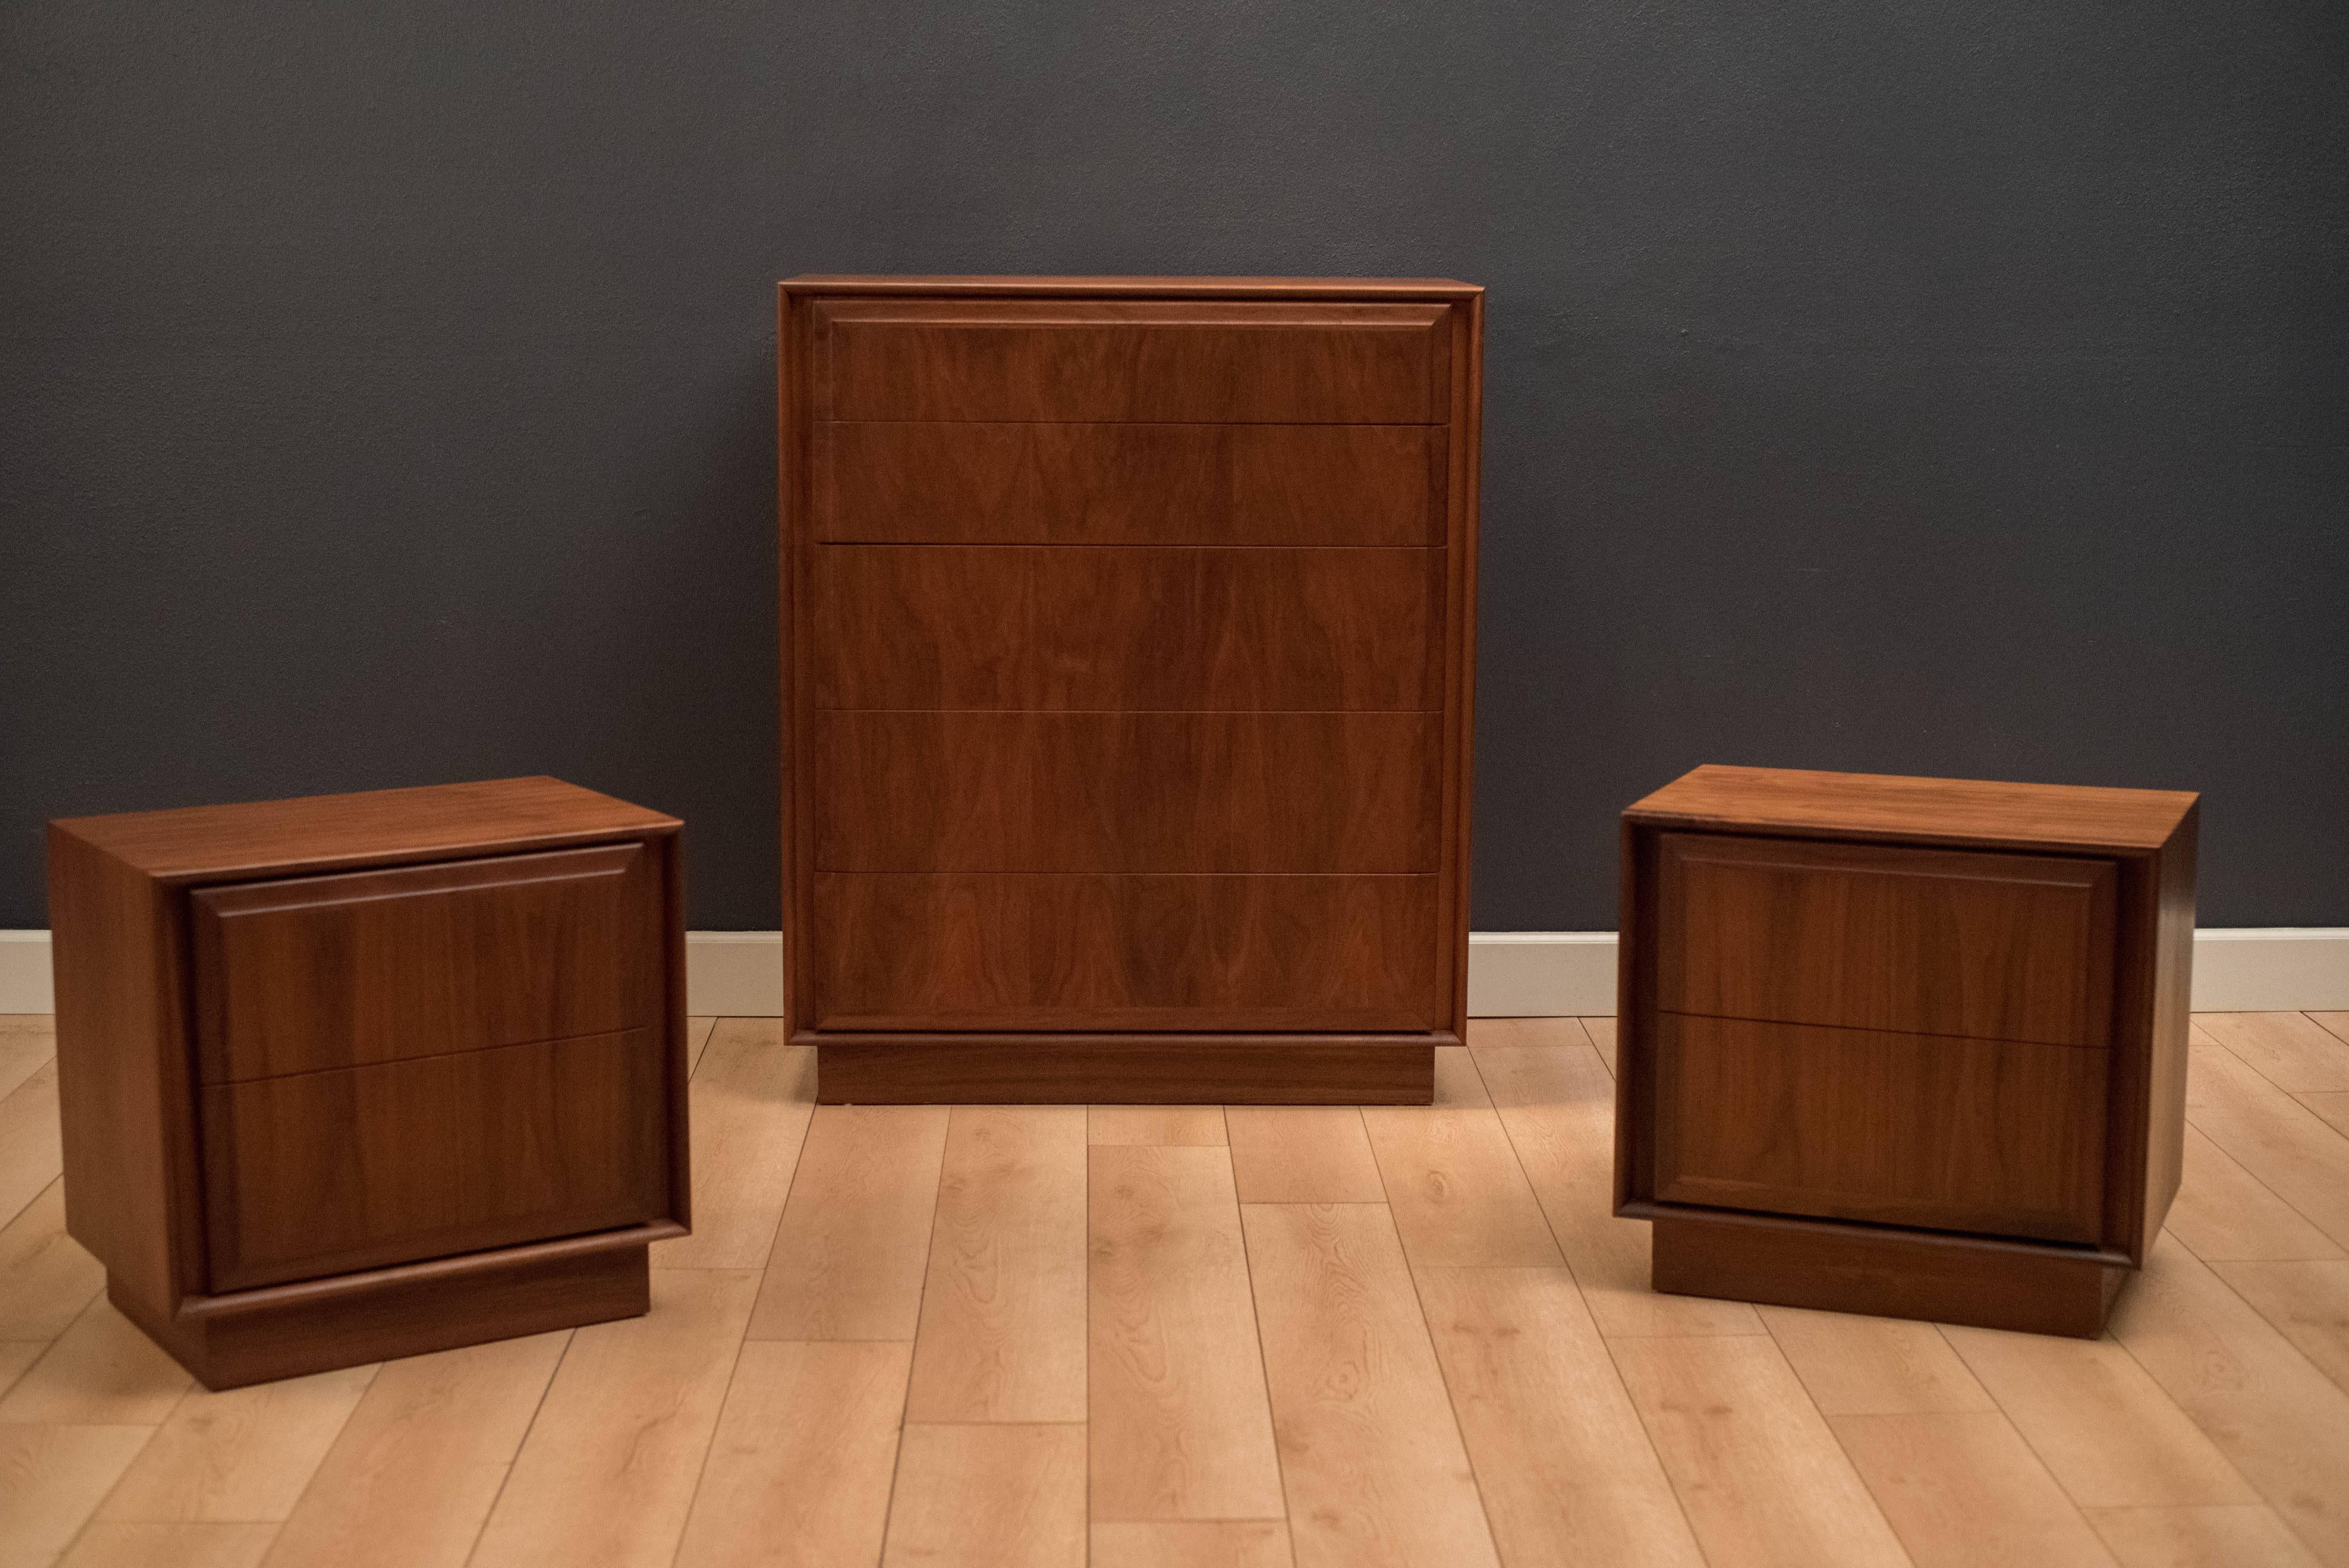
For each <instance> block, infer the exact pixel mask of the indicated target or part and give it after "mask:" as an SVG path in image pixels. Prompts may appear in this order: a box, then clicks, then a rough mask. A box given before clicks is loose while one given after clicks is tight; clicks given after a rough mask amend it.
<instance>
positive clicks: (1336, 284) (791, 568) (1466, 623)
mask: <svg viewBox="0 0 2349 1568" xmlns="http://www.w3.org/2000/svg"><path fill="white" fill-rule="evenodd" d="M1054 300H1063V301H1073V300H1082V301H1099V302H1132V303H1133V304H1135V305H1137V306H1139V307H1141V308H1140V309H1138V310H1137V311H1136V312H1135V313H1134V314H1135V315H1137V316H1139V317H1143V318H1150V317H1153V316H1155V315H1158V312H1157V309H1156V307H1158V306H1160V305H1162V304H1166V303H1170V302H1180V303H1192V304H1216V303H1226V304H1232V303H1241V302H1249V303H1262V304H1279V303H1283V302H1292V303H1305V304H1315V305H1320V306H1328V305H1349V304H1352V305H1370V306H1381V305H1393V304H1422V305H1433V306H1441V307H1447V308H1446V309H1445V311H1444V313H1443V315H1442V317H1441V319H1443V320H1444V321H1445V322H1447V323H1448V324H1449V325H1450V329H1451V330H1450V334H1449V336H1448V339H1447V340H1445V341H1444V343H1443V344H1442V345H1441V346H1440V355H1439V356H1438V358H1437V359H1436V361H1435V364H1434V366H1433V370H1434V373H1435V376H1436V377H1437V386H1436V387H1433V388H1431V393H1432V396H1433V397H1438V398H1440V399H1441V404H1440V406H1441V407H1443V408H1444V428H1445V429H1446V430H1447V431H1448V435H1449V439H1448V443H1447V445H1446V448H1445V449H1447V450H1448V451H1449V452H1450V453H1453V454H1465V455H1466V459H1467V460H1449V461H1446V462H1445V463H1444V478H1443V484H1444V492H1443V493H1444V529H1443V537H1442V540H1441V542H1440V543H1438V542H1434V541H1431V542H1430V546H1429V547H1430V548H1431V549H1440V550H1441V551H1442V552H1443V556H1444V576H1443V597H1442V600H1441V606H1442V615H1443V624H1444V634H1443V639H1442V645H1443V660H1444V665H1443V670H1442V674H1441V679H1440V683H1439V685H1440V692H1441V697H1442V708H1441V712H1442V716H1443V722H1442V734H1441V753H1440V757H1439V759H1438V769H1439V773H1440V788H1441V793H1442V808H1441V821H1440V827H1439V830H1438V831H1439V847H1440V856H1441V859H1440V861H1439V864H1438V867H1437V870H1436V872H1435V877H1436V884H1435V885H1436V905H1437V910H1436V932H1437V938H1438V942H1439V944H1440V951H1439V953H1438V955H1437V962H1436V969H1437V975H1438V976H1439V983H1440V984H1441V985H1442V986H1443V999H1442V1006H1440V1008H1439V1013H1440V1014H1441V1016H1443V1017H1444V1026H1442V1027H1439V1028H1435V1029H1432V1030H1428V1031H1424V1032H1419V1031H1413V1032H1397V1033H1384V1032H1359V1031H1348V1030H1345V1029H1342V1028H1335V1029H1327V1030H1319V1029H1300V1030H1298V1031H1295V1032H1278V1033H1275V1032H1254V1033H1248V1032H1223V1031H1216V1030H1206V1029H1202V1030H1198V1031H1184V1030H1154V1031H1153V1030H1065V1031H1063V1030H1058V1029H1055V1030H1050V1031H1042V1030H1035V1029H1005V1030H970V1029H935V1030H933V1029H924V1030H918V1031H904V1030H893V1031H883V1030H863V1029H835V1028H823V1027H820V1026H817V1025H816V1023H815V1016H814V1008H813V995H812V990H811V986H812V985H813V983H814V978H815V976H816V975H817V974H818V972H819V970H818V965H817V962H816V960H815V958H814V956H813V954H812V929H811V928H812V925H813V918H812V912H813V910H814V909H815V907H816V901H815V888H814V879H815V875H816V871H817V857H816V802H815V794H814V790H813V789H812V788H811V775H812V763H813V758H814V757H815V755H816V752H815V742H814V733H813V731H814V725H815V714H816V711H817V709H816V706H815V703H816V697H815V692H814V678H813V672H814V667H815V666H814V661H813V657H812V644H811V641H810V638H811V636H812V627H813V623H814V620H815V617H814V615H813V614H811V613H809V612H808V611H807V610H806V609H805V608H804V606H806V605H807V604H808V603H810V600H809V598H808V595H809V591H810V585H811V583H812V576H813V572H814V562H815V551H816V549H817V548H818V546H817V540H816V534H817V529H816V527H815V526H814V524H815V504H816V503H815V498H814V490H813V485H814V478H815V476H814V471H813V460H814V454H813V452H812V449H811V445H812V437H811V436H810V434H809V433H810V432H812V430H813V429H814V428H815V427H816V425H817V423H818V422H819V421H820V420H822V419H823V418H825V417H826V416H827V413H828V407H829V406H828V404H823V403H820V402H816V401H815V400H814V397H815V395H814V394H813V393H812V391H811V389H810V388H811V386H812V375H813V372H814V369H815V367H816V359H817V351H816V349H815V346H814V343H813V323H814V320H815V318H816V316H817V315H818V314H819V309H820V307H821V306H822V305H823V304H827V303H830V302H843V301H848V302H873V303H886V302H892V301H895V302H901V303H903V304H907V305H911V304H914V303H915V302H920V301H952V302H958V303H961V304H968V302H974V301H997V302H1044V301H1054ZM1483 315H1484V291H1483V290H1482V289H1481V288H1478V287H1475V286H1473V285H1469V284H1457V283H1451V282H1447V281H1442V280H1297V279H1280V278H1082V277H1071V278H984V277H977V278H974V277H958V278H927V277H831V276H811V277H802V278H793V279H791V280H788V281H786V282H784V283H782V284H780V285H779V287H778V299H777V334H778V341H779V346H780V348H779V354H778V365H777V416H778V426H777V429H778V437H777V449H778V464H779V503H780V509H781V548H780V551H779V561H778V567H779V572H780V576H781V625H780V627H779V633H780V638H779V641H780V653H781V689H782V708H783V722H782V733H781V743H782V769H781V778H782V799H781V830H782V831H781V855H782V882H783V900H782V906H783V907H782V925H783V944H784V954H785V982H786V983H785V998H784V1022H785V1034H786V1037H787V1038H788V1039H790V1040H791V1041H792V1043H793V1044H797V1045H806V1046H814V1047H820V1050H821V1053H822V1054H821V1056H820V1057H819V1064H820V1066H819V1075H818V1090H817V1097H818V1099H821V1100H824V1101H827V1102H837V1101H843V1100H845V1101H853V1102H864V1103H874V1102H884V1101H890V1100H900V1101H902V1100H915V1101H924V1100H926V1101H940V1100H945V1101H955V1100H966V1101H975V1100H999V1101H1002V1100H1009V1101H1018V1100H1029V1099H1060V1100H1082V1099H1152V1100H1157V1101H1162V1102H1169V1103H1172V1102H1192V1103H1216V1102H1223V1101H1240V1102H1251V1101H1253V1102H1260V1103H1268V1104H1277V1103H1331V1102H1349V1103H1350V1102H1366V1103H1392V1104H1425V1103H1427V1102H1428V1100H1429V1099H1430V1098H1431V1097H1432V1094H1433V1062H1434V1058H1433V1047H1436V1046H1438V1045H1456V1044H1458V1043H1459V1042H1460V1041H1461V1040H1462V1039H1463V1038H1464V1036H1465V1029H1466V1016H1467V962H1468V901H1467V879H1468V818H1469V783H1470V767H1471V758H1470V739H1471V734H1472V718H1473V714H1472V707H1473V702H1474V695H1475V577H1476V528H1475V519H1476V510H1477V464H1476V462H1475V453H1476V452H1477V450H1478V446H1479V441H1480V434H1479V432H1480V424H1481V419H1480V402H1481V398H1480V391H1481V387H1482V384H1483V365H1482V352H1483Z"/></svg>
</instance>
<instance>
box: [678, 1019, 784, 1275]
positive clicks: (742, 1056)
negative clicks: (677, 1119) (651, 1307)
mask: <svg viewBox="0 0 2349 1568" xmlns="http://www.w3.org/2000/svg"><path fill="white" fill-rule="evenodd" d="M687 1099H688V1111H689V1113H690V1116H691V1119H692V1123H693V1133H692V1144H693V1234H691V1235H689V1236H686V1237H683V1238H681V1239H680V1240H678V1241H674V1242H661V1243H656V1244H655V1245H654V1247H653V1249H652V1260H653V1267H655V1268H657V1269H660V1268H672V1269H682V1268H712V1269H755V1268H760V1267H762V1266H763V1265H764V1264H766V1261H767V1250H768V1247H769V1246H770V1244H771V1243H772V1242H773V1241H774V1239H775V1222H776V1221H777V1220H779V1219H781V1217H782V1212H783V1195H784V1193H785V1192H786V1191H788V1190H789V1188H790V1186H791V1181H792V1165H793V1162H794V1161H797V1160H798V1158H799V1150H800V1141H801V1140H802V1138H803V1137H805V1136H806V1133H807V1126H808V1115H809V1112H811V1111H812V1110H813V1109H814V1108H815V1052H814V1051H813V1050H812V1049H810V1048H808V1047H804V1046H786V1045H784V1044H782V1021H781V1019H779V1018H721V1019H719V1021H718V1023H717V1025H716V1026H714V1027H713V1028H712V1029H711V1030H710V1034H709V1044H708V1045H706V1046H705V1047H703V1048H702V1052H701V1065H700V1066H699V1068H698V1069H697V1070H696V1071H695V1073H694V1075H693V1086H692V1088H691V1089H690V1090H689V1091H688V1096H687Z"/></svg>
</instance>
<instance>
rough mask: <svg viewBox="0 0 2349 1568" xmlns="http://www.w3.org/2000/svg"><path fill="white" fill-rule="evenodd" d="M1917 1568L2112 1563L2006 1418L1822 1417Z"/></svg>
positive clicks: (1988, 1414) (2104, 1566) (1953, 1414)
mask: <svg viewBox="0 0 2349 1568" xmlns="http://www.w3.org/2000/svg"><path fill="white" fill-rule="evenodd" d="M1829 1424H1830V1425H1831V1426H1832V1427H1833V1428H1834V1429H1835V1434H1836V1436H1837V1439H1840V1440H1841V1441H1842V1443H1843V1446H1844V1451H1845V1452H1847V1453H1848V1454H1849V1455H1850V1456H1851V1459H1852V1462H1853V1463H1854V1464H1855V1465H1857V1467H1858V1470H1859V1475H1860V1479H1861V1480H1864V1481H1866V1482H1867V1483H1868V1491H1870V1492H1871V1493H1873V1494H1874V1495H1875V1498H1876V1501H1878V1503H1879V1504H1880V1505H1882V1507H1883V1509H1884V1514H1885V1518H1886V1519H1887V1520H1889V1522H1891V1525H1892V1530H1893V1533H1895V1534H1896V1535H1898V1536H1899V1537H1900V1543H1901V1544H1902V1545H1903V1546H1906V1547H1907V1548H1908V1549H1909V1558H1910V1560H1911V1561H1912V1562H1913V1563H1915V1564H1916V1568H1971V1565H1972V1564H1976V1563H2033V1564H2034V1565H2040V1564H2044V1568H2113V1559H2112V1557H2111V1555H2110V1554H2109V1553H2106V1550H2105V1547H2104V1543H2103V1542H2101V1541H2100V1540H2098V1539H2097V1536H2096V1532H2095V1531H2094V1530H2092V1529H2090V1528H2089V1526H2088V1522H2087V1521H2086V1520H2085V1519H2083V1518H2081V1517H2080V1511H2079V1510H2078V1509H2076V1508H2075V1507H2074V1506H2073V1505H2072V1502H2071V1501H2070V1500H2069V1499H2068V1498H2066V1497H2065V1496H2064V1489H2063V1488H2061V1487H2059V1486H2057V1485H2056V1484H2055V1480H2054V1477H2052V1476H2050V1475H2049V1474H2048V1473H2047V1467H2046V1466H2044V1465H2043V1464H2041V1463H2040V1462H2039V1460H2038V1459H2037V1458H2036V1457H2035V1456H2034V1455H2033V1453H2032V1451H2031V1448H2030V1445H2028V1444H2026V1443H2025V1442H2024V1441H2023V1439H2022V1438H2021V1437H2019V1436H2018V1435H2016V1433H2015V1430H2014V1428H2013V1426H2012V1425H2010V1424H2009V1423H2008V1421H2007V1418H2005V1417H2004V1416H2002V1415H2000V1414H1998V1413H1997V1412H1996V1411H1994V1410H1988V1411H1971V1412H1962V1411H1930V1412H1918V1413H1911V1414H1907V1415H1885V1416H1840V1417H1837V1418H1835V1419H1834V1420H1833V1421H1831V1422H1830V1423H1829Z"/></svg>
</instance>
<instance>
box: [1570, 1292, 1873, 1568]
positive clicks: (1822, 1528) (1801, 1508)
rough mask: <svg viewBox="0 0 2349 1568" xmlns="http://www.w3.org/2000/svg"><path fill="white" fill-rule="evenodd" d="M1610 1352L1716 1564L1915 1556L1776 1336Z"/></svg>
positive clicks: (1804, 1567)
mask: <svg viewBox="0 0 2349 1568" xmlns="http://www.w3.org/2000/svg"><path fill="white" fill-rule="evenodd" d="M1609 1348H1610V1349H1611V1350H1612V1351H1613V1352H1614V1355H1615V1360H1616V1365H1617V1366H1618V1367H1620V1368H1621V1370H1622V1373H1623V1381H1624V1384H1625V1386H1626V1387H1629V1388H1630V1391H1631V1401H1632V1403H1633V1404H1634V1405H1636V1406H1638V1407H1639V1410H1640V1417H1641V1418H1642V1419H1643V1420H1644V1421H1645V1422H1646V1423H1647V1428H1648V1433H1649V1436H1650V1437H1651V1439H1653V1440H1654V1442H1655V1445H1656V1451H1657V1452H1658V1453H1659V1454H1661V1456H1662V1458H1663V1461H1664V1473H1665V1474H1667V1475H1669V1476H1671V1480H1672V1485H1673V1488H1674V1489H1675V1490H1676V1491H1678V1492H1679V1493H1680V1499H1681V1502H1682V1505H1683V1506H1684V1507H1685V1508H1686V1509H1687V1510H1688V1516H1689V1522H1690V1523H1691V1524H1692V1525H1693V1526H1694V1527H1695V1530H1696V1536H1697V1540H1698V1542H1700V1543H1701V1544H1702V1546H1703V1548H1704V1552H1705V1556H1706V1558H1707V1560H1708V1561H1709V1562H1710V1563H1713V1568H1781V1565H1783V1568H1845V1565H1850V1564H1868V1565H1871V1568H1873V1565H1876V1564H1883V1565H1887V1568H1890V1565H1895V1564H1906V1563H1908V1561H1909V1558H1908V1555H1907V1553H1904V1552H1903V1551H1902V1550H1901V1548H1900V1543H1899V1541H1898V1540H1897V1539H1895V1537H1894V1536H1893V1533H1892V1530H1891V1527H1890V1526H1889V1524H1887V1523H1886V1522H1885V1519H1884V1515H1883V1514H1882V1512H1881V1511H1878V1508H1877V1505H1876V1502H1875V1500H1874V1499H1873V1498H1872V1497H1871V1496H1870V1495H1869V1493H1868V1489H1867V1488H1866V1487H1865V1486H1864V1485H1862V1484H1861V1482H1860V1479H1859V1475H1858V1472H1857V1471H1856V1470H1854V1469H1853V1468H1852V1463H1851V1460H1849V1459H1848V1458H1847V1456H1846V1455H1845V1453H1844V1450H1843V1448H1842V1446H1841V1445H1840V1444H1839V1443H1838V1442H1837V1440H1836V1437H1835V1434H1834V1433H1833V1432H1832V1431H1830V1430H1829V1429H1828V1428H1827V1424H1826V1418H1825V1417H1824V1416H1822V1415H1820V1414H1819V1412H1818V1408H1817V1407H1816V1406H1815V1405H1813V1404H1812V1403H1811V1399H1810V1396H1809V1395H1807V1394H1806V1393H1805V1392H1804V1391H1803V1385H1802V1383H1801V1381H1800V1380H1799V1379H1797V1378H1796V1377H1795V1371H1794V1368H1793V1367H1789V1366H1787V1365H1786V1358H1785V1357H1784V1356H1782V1355H1780V1354H1779V1352H1778V1346H1777V1343H1776V1341H1775V1340H1773V1339H1771V1338H1770V1337H1769V1336H1766V1335H1763V1336H1754V1335H1719V1336H1681V1337H1672V1338H1633V1339H1619V1340H1615V1341H1613V1342H1612V1343H1611V1344H1610V1346H1609Z"/></svg>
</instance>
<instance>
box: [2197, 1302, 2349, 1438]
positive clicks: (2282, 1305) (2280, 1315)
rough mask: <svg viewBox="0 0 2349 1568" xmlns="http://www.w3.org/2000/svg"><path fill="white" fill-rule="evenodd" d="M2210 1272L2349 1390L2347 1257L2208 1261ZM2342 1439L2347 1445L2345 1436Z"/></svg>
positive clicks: (2323, 1370)
mask: <svg viewBox="0 0 2349 1568" xmlns="http://www.w3.org/2000/svg"><path fill="white" fill-rule="evenodd" d="M2203 1262H2205V1263H2210V1260H2209V1259H2208V1258H2205V1259H2204V1260H2203ZM2210 1268H2211V1271H2212V1272H2213V1273H2215V1274H2217V1275H2218V1276H2219V1277H2220V1279H2222V1280H2224V1281H2226V1282H2227V1284H2228V1285H2229V1287H2230V1288H2231V1289H2232V1290H2233V1291H2234V1293H2235V1294H2236V1295H2240V1296H2241V1297H2242V1298H2243V1299H2244V1300H2245V1301H2247V1302H2250V1303H2251V1307H2252V1310H2254V1311H2256V1312H2257V1313H2258V1314H2259V1315H2261V1317H2264V1318H2266V1319H2267V1320H2268V1322H2269V1323H2270V1324H2271V1325H2273V1326H2274V1327H2275V1328H2276V1330H2277V1332H2279V1333H2281V1334H2282V1336H2284V1337H2285V1338H2286V1339H2289V1340H2291V1341H2292V1344H2294V1345H2295V1346H2299V1347H2300V1353H2301V1354H2302V1355H2303V1356H2305V1357H2308V1358H2309V1360H2311V1361H2313V1362H2314V1363H2315V1364H2316V1367H2317V1369H2318V1370H2319V1371H2322V1372H2323V1374H2324V1375H2325V1376H2326V1377H2330V1378H2332V1379H2333V1382H2335V1383H2337V1384H2339V1385H2340V1386H2341V1387H2344V1388H2349V1259H2344V1258H2333V1259H2328V1260H2324V1261H2322V1262H2315V1263H2211V1264H2210ZM2342 1441H2343V1442H2344V1443H2349V1434H2344V1436H2343V1438H2342Z"/></svg>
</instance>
